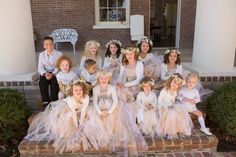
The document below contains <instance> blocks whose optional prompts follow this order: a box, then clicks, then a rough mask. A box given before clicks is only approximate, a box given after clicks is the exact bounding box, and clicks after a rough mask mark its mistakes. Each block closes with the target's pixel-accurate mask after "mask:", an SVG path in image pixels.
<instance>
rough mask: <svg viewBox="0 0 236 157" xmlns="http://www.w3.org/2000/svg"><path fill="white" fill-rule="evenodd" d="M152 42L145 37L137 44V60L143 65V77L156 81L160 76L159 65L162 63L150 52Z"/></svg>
mask: <svg viewBox="0 0 236 157" xmlns="http://www.w3.org/2000/svg"><path fill="white" fill-rule="evenodd" d="M152 45H153V43H152V41H151V40H150V39H148V38H147V37H144V38H142V39H141V40H139V41H138V42H137V47H138V48H139V50H140V52H139V57H138V58H139V60H140V61H142V62H143V65H144V76H148V77H150V78H152V79H154V80H158V79H159V77H160V75H161V67H160V64H161V63H162V61H161V60H160V59H159V58H158V57H154V55H153V54H152V53H151V52H152Z"/></svg>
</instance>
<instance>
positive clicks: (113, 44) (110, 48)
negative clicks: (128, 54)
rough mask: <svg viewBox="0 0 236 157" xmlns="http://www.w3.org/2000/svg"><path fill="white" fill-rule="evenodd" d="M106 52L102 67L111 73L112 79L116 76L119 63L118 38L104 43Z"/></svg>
mask: <svg viewBox="0 0 236 157" xmlns="http://www.w3.org/2000/svg"><path fill="white" fill-rule="evenodd" d="M106 48H107V51H106V54H105V59H104V64H103V68H104V69H106V70H107V71H109V72H111V73H112V81H113V82H114V81H115V80H117V78H118V74H119V71H120V64H121V59H122V55H121V42H120V41H119V40H110V41H109V42H108V43H107V44H106Z"/></svg>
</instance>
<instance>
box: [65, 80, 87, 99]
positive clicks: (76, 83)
mask: <svg viewBox="0 0 236 157" xmlns="http://www.w3.org/2000/svg"><path fill="white" fill-rule="evenodd" d="M70 86H71V90H70V93H69V95H70V96H73V88H74V87H76V86H79V87H81V88H82V90H83V97H85V95H88V89H87V86H86V82H85V81H84V80H83V79H77V80H75V81H74V82H72V83H71V84H70Z"/></svg>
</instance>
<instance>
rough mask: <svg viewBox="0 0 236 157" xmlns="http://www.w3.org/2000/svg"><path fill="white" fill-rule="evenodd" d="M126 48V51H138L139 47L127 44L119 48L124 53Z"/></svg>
mask: <svg viewBox="0 0 236 157" xmlns="http://www.w3.org/2000/svg"><path fill="white" fill-rule="evenodd" d="M127 50H128V51H134V53H139V48H137V47H134V46H128V47H126V48H123V49H121V53H122V54H125V53H126V51H127Z"/></svg>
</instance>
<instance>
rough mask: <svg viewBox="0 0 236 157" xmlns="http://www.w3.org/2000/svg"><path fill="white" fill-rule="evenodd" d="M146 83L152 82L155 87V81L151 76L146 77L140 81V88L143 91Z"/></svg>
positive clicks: (152, 86)
mask: <svg viewBox="0 0 236 157" xmlns="http://www.w3.org/2000/svg"><path fill="white" fill-rule="evenodd" d="M144 84H150V86H151V89H153V88H154V81H153V80H152V79H151V78H150V77H147V76H146V77H144V78H143V79H142V80H141V81H140V84H139V89H140V90H141V91H143V85H144Z"/></svg>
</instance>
